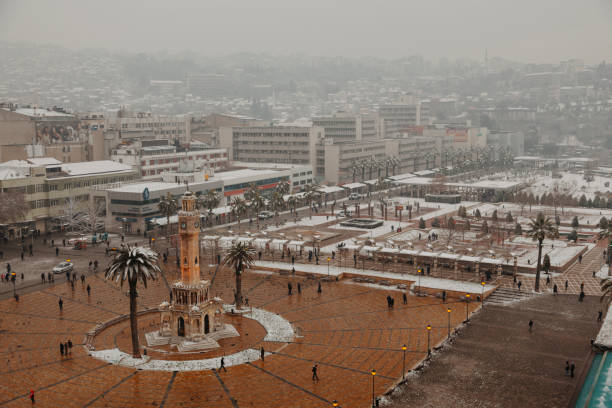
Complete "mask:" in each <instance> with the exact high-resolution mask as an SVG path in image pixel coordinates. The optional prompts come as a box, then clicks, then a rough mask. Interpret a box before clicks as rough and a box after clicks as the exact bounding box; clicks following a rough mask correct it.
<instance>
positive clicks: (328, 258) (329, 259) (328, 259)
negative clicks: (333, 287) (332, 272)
mask: <svg viewBox="0 0 612 408" xmlns="http://www.w3.org/2000/svg"><path fill="white" fill-rule="evenodd" d="M329 261H331V258H330V257H329V256H328V257H327V276H329Z"/></svg>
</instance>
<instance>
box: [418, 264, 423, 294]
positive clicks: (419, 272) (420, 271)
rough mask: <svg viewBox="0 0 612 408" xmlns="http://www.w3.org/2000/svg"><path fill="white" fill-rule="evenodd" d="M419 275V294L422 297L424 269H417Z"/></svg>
mask: <svg viewBox="0 0 612 408" xmlns="http://www.w3.org/2000/svg"><path fill="white" fill-rule="evenodd" d="M417 273H418V274H419V292H418V294H419V295H421V273H423V269H422V268H419V269H417Z"/></svg>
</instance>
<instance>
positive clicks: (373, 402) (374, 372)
mask: <svg viewBox="0 0 612 408" xmlns="http://www.w3.org/2000/svg"><path fill="white" fill-rule="evenodd" d="M370 374H372V408H376V400H375V399H374V377H376V370H375V369H372V371H370Z"/></svg>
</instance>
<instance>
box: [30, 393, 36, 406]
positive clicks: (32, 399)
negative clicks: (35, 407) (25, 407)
mask: <svg viewBox="0 0 612 408" xmlns="http://www.w3.org/2000/svg"><path fill="white" fill-rule="evenodd" d="M30 401H32V404H35V403H36V401H34V390H30Z"/></svg>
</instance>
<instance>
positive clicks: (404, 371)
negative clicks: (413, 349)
mask: <svg viewBox="0 0 612 408" xmlns="http://www.w3.org/2000/svg"><path fill="white" fill-rule="evenodd" d="M402 351H403V352H404V362H403V363H402V380H405V379H406V345H405V344H404V345H403V346H402Z"/></svg>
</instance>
